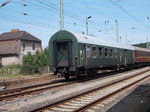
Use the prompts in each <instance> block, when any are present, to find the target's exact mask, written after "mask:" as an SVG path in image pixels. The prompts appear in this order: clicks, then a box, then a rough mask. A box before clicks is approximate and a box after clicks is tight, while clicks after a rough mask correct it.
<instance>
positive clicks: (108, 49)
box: [49, 30, 134, 79]
mask: <svg viewBox="0 0 150 112" xmlns="http://www.w3.org/2000/svg"><path fill="white" fill-rule="evenodd" d="M133 54H134V48H133V47H132V46H130V45H124V44H121V43H117V42H112V41H108V40H103V39H101V38H100V37H93V36H89V35H84V34H77V33H71V32H69V31H65V30H62V31H58V32H57V33H55V34H54V35H53V36H52V37H51V39H50V42H49V60H50V68H51V70H52V71H53V72H54V73H55V74H57V73H61V74H62V75H63V76H64V77H65V78H66V79H69V77H70V76H79V75H80V74H83V73H90V72H93V71H94V72H95V71H96V70H98V69H117V68H121V67H126V66H130V65H133V64H134V55H133Z"/></svg>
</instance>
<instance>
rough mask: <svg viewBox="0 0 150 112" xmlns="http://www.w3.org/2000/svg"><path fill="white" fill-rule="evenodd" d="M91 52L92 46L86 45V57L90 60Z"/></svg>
mask: <svg viewBox="0 0 150 112" xmlns="http://www.w3.org/2000/svg"><path fill="white" fill-rule="evenodd" d="M90 52H91V47H90V45H86V57H87V58H90V54H91V53H90Z"/></svg>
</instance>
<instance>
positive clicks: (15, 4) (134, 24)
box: [0, 0, 150, 47]
mask: <svg viewBox="0 0 150 112" xmlns="http://www.w3.org/2000/svg"><path fill="white" fill-rule="evenodd" d="M7 1H9V0H0V6H1V5H2V4H3V3H5V2H7ZM63 1H64V13H65V16H64V19H65V29H66V30H69V31H73V32H79V33H81V32H82V31H83V32H85V18H86V17H88V16H92V18H90V19H89V21H88V23H89V34H92V35H94V36H98V37H100V38H104V39H107V40H110V41H111V40H114V41H115V40H116V28H115V20H117V21H118V23H119V36H120V37H121V42H122V43H125V42H126V38H127V42H128V43H130V44H134V43H141V42H146V41H150V1H149V0H63ZM58 8H59V0H11V1H10V2H9V3H7V4H6V5H5V6H3V7H1V8H0V33H3V32H9V31H10V30H11V29H20V30H24V31H27V32H29V33H31V34H33V35H35V36H37V37H38V38H40V39H41V40H42V44H43V47H46V46H47V45H48V41H49V39H50V37H51V35H52V34H54V33H55V32H57V31H58V30H59V10H58Z"/></svg>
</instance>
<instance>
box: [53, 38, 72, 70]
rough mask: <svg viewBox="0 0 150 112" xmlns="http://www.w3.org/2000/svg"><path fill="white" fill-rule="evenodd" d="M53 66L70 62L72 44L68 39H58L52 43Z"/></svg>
mask: <svg viewBox="0 0 150 112" xmlns="http://www.w3.org/2000/svg"><path fill="white" fill-rule="evenodd" d="M53 57H54V62H55V66H58V67H61V66H63V67H64V66H66V67H67V66H70V65H71V64H72V58H71V57H72V46H71V41H69V40H59V41H56V42H55V44H54V56H53Z"/></svg>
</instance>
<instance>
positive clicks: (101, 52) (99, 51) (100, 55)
mask: <svg viewBox="0 0 150 112" xmlns="http://www.w3.org/2000/svg"><path fill="white" fill-rule="evenodd" d="M98 57H103V48H102V47H99V48H98Z"/></svg>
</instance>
